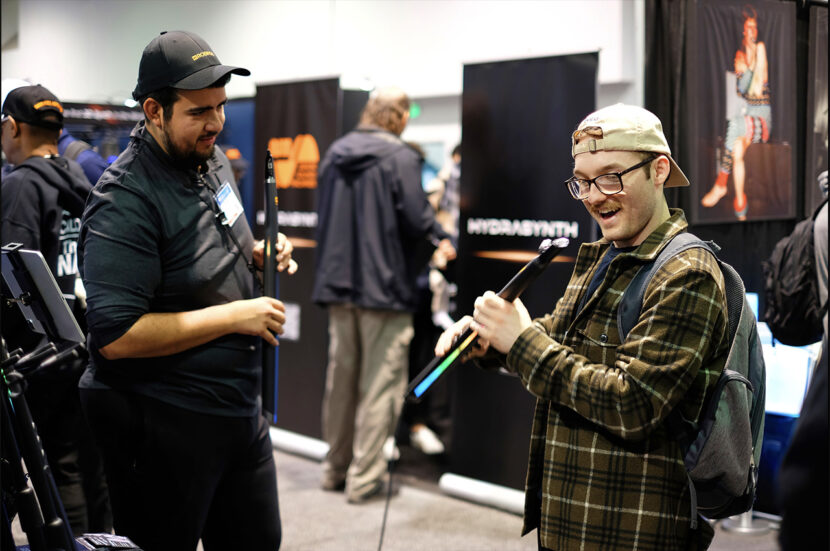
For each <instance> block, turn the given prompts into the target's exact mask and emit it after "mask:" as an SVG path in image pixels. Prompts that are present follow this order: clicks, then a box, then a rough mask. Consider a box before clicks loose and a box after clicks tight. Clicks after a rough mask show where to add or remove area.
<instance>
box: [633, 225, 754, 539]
mask: <svg viewBox="0 0 830 551" xmlns="http://www.w3.org/2000/svg"><path fill="white" fill-rule="evenodd" d="M692 247H702V248H705V249H707V250H709V251H711V252H712V254H714V255H715V258H716V259H717V261H718V265H719V266H720V268H721V272H722V273H723V279H724V284H725V287H726V303H727V309H728V315H729V338H730V347H729V355H728V356H727V359H726V364H725V365H724V368H723V372H722V373H721V375H720V377H719V379H718V381H717V383H716V385H715V387H714V389H713V391H712V394H711V396H709V397H707V400H706V402H705V403H704V406H703V411H702V412H701V416H700V422H699V423H693V422H690V421H688V420H686V419H683V418H682V417H681V416H680V415H679V412H675V414H674V415H672V416H670V417H669V419H668V421H667V423H668V424H669V427H670V430H671V431H672V432H673V433H674V434H677V435H678V441H679V443H680V445H681V449H682V450H683V454H684V457H683V460H684V463H685V465H686V472H687V475H688V480H689V491H690V493H691V500H692V515H691V517H692V521H691V527H692V528H693V529H694V528H697V513H700V514H701V515H703V516H704V517H707V518H710V519H718V518H725V517H729V516H732V515H737V514H740V513H743V512H746V511H748V510H750V509H751V508H752V504H753V501H754V500H755V489H756V482H757V473H758V463H759V461H760V459H761V443H762V440H763V436H764V413H765V383H766V367H765V365H764V356H763V353H762V350H761V341H760V339H759V338H758V329H757V325H756V321H755V315H754V314H753V312H752V309H751V307H750V306H749V304H748V303H747V302H746V295H745V289H744V284H743V281H742V280H741V276H739V275H738V272H736V271H735V269H734V268H732V266H730V265H729V264H727V263H725V262H722V261H721V260H720V259H718V258H717V254H716V253H717V251H719V250H720V247H718V246H717V245H716V244H715V243H714V242H711V241H709V242H704V241H701V240H700V239H699V238H698V237H696V236H695V235H693V234H691V233H681V234H679V235H677V236H675V237H674V239H672V240H671V241H670V242H669V244H668V245H666V247H665V248H664V249H663V250H662V251H661V252H660V254H659V255H658V256H657V258H655V259H654V261H652V262H650V263H648V264H646V265H645V266H643V267H642V268H641V269H640V271H639V272H638V273H637V275H636V276H634V279H632V280H631V283H630V284H629V286H628V288H627V289H626V290H625V293H624V294H623V298H622V301H621V303H620V307H619V310H618V312H617V327H618V329H619V332H620V338H621V339H625V336H626V335H628V333H629V331H631V328H632V327H634V325H635V323H636V322H637V318H639V316H640V310H641V309H642V306H643V296H644V295H645V290H646V287H647V286H648V283H649V281H651V278H652V277H653V276H654V274H655V273H657V271H658V270H659V269H660V268H661V267H662V266H663V264H665V263H666V262H667V261H668V260H669V259H670V258H672V257H673V256H674V255H676V254H678V253H680V252H681V251H685V250H686V249H690V248H692Z"/></svg>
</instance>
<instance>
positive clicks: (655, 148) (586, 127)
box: [571, 103, 689, 187]
mask: <svg viewBox="0 0 830 551" xmlns="http://www.w3.org/2000/svg"><path fill="white" fill-rule="evenodd" d="M577 141H579V143H577ZM571 145H572V147H571V155H572V156H574V157H576V156H577V155H579V154H580V153H585V152H586V151H592V152H593V151H650V152H652V153H660V154H662V155H665V156H666V157H668V159H669V162H670V163H671V172H669V178H668V179H667V180H666V183H665V184H664V185H663V187H680V186H688V185H689V179H688V178H686V175H685V174H683V171H682V170H680V167H679V166H677V163H676V162H674V159H672V157H671V149H669V144H668V142H667V141H666V136H665V135H663V125H662V124H661V123H660V119H658V118H657V117H656V116H655V115H654V113H652V112H651V111H648V110H646V109H643V108H642V107H635V106H633V105H624V104H622V103H617V104H615V105H612V106H610V107H604V108H602V109H600V110H599V111H595V112H593V113H591V114H590V115H588V116H587V117H585V119H584V120H583V121H582V122H581V123H579V126H578V127H577V129H576V131H575V132H574V133H573V136H571Z"/></svg>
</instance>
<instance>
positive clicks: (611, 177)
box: [565, 155, 659, 201]
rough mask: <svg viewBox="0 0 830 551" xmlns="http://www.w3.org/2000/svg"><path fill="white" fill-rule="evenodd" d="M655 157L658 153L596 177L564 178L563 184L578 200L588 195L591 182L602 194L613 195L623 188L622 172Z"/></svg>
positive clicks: (645, 163)
mask: <svg viewBox="0 0 830 551" xmlns="http://www.w3.org/2000/svg"><path fill="white" fill-rule="evenodd" d="M657 157H659V155H654V156H652V157H649V158H648V159H646V160H644V161H640V162H639V163H637V164H636V165H634V166H632V167H628V168H626V169H625V170H623V171H622V172H611V173H609V174H600V175H599V176H597V177H596V178H591V179H590V180H586V179H585V178H577V177H576V176H573V177H571V178H568V179H567V180H565V185H566V186H567V188H568V191H569V192H571V196H572V197H573V198H574V199H577V200H579V201H582V200H583V199H587V198H588V195H589V194H590V193H591V184H594V185H595V186H596V187H597V189H598V190H599V191H600V193H602V194H603V195H615V194H617V193H619V192H621V191H622V190H623V181H622V177H623V175H624V174H628V173H629V172H631V171H632V170H637V169H638V168H640V167H641V166H645V165H647V164H648V163H650V162H651V161H653V160H654V159H656V158H657Z"/></svg>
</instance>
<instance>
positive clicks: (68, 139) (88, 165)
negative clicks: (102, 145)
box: [58, 130, 107, 186]
mask: <svg viewBox="0 0 830 551" xmlns="http://www.w3.org/2000/svg"><path fill="white" fill-rule="evenodd" d="M58 153H60V154H61V155H62V156H64V157H69V158H71V159H74V160H75V161H77V162H78V164H79V165H81V168H82V169H83V170H84V174H85V175H86V179H87V180H89V183H90V184H91V185H93V186H94V185H95V183H96V182H98V178H100V177H101V174H103V173H104V171H105V170H106V169H107V161H106V160H105V159H104V158H103V157H101V155H99V154H98V152H97V151H96V150H95V149H93V148H92V146H91V145H89V144H88V143H86V142H85V141H83V140H79V139H78V138H76V137H75V136H73V135H72V134H70V133H69V132H67V131H66V130H63V131H62V132H61V135H60V137H59V138H58Z"/></svg>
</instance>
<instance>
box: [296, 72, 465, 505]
mask: <svg viewBox="0 0 830 551" xmlns="http://www.w3.org/2000/svg"><path fill="white" fill-rule="evenodd" d="M408 119H409V99H408V98H407V96H406V94H405V93H404V92H403V91H402V90H400V89H398V88H382V89H378V90H375V91H374V92H373V93H372V94H371V95H370V97H369V101H368V103H367V104H366V107H365V108H364V110H363V113H362V114H361V118H360V123H359V125H358V127H357V128H356V129H355V130H354V131H352V132H350V133H348V134H347V135H345V136H343V137H342V138H340V139H338V140H337V141H335V142H334V143H333V144H332V145H331V147H330V148H329V149H328V151H327V152H326V154H325V156H324V158H323V160H322V162H321V163H320V167H319V169H318V207H317V210H318V220H319V224H318V227H317V262H316V266H317V268H316V273H315V280H314V289H313V293H312V299H313V300H314V301H315V302H316V303H318V304H321V305H324V306H326V307H327V308H328V312H329V362H328V368H327V378H326V390H325V395H324V398H323V416H322V423H323V438H324V439H325V440H326V442H327V443H328V444H329V451H328V453H327V455H326V458H325V460H324V461H323V481H322V487H323V488H324V489H327V490H342V489H345V492H346V494H347V499H348V501H349V502H351V503H361V502H364V501H366V500H367V499H369V498H371V497H373V496H375V495H378V494H379V493H380V492H381V490H382V488H383V485H384V480H383V477H384V473H385V472H386V463H385V461H384V458H383V453H382V448H383V444H384V442H385V441H386V439H387V438H388V437H390V436H391V435H392V434H393V433H394V430H395V425H396V421H397V419H398V415H399V414H400V411H401V407H402V405H403V395H404V390H405V389H406V378H407V367H408V353H409V344H410V341H411V339H412V335H413V327H412V312H413V311H414V309H415V306H416V299H417V289H416V283H415V279H416V276H417V274H418V272H419V271H420V269H421V267H422V266H420V265H418V264H419V262H417V261H416V256H417V254H416V252H417V250H418V248H419V247H422V246H425V245H427V246H429V247H431V248H434V247H435V246H437V247H438V248H439V249H440V250H441V251H443V252H444V254H446V255H447V256H451V257H452V256H454V255H455V249H454V248H453V247H452V245H451V244H450V242H449V240H448V239H447V237H448V235H447V234H446V232H444V231H443V230H442V229H441V228H440V226H439V225H438V224H437V223H436V221H435V214H434V211H433V209H432V207H431V206H430V205H429V203H428V202H427V198H426V195H425V193H424V190H423V188H422V186H421V159H420V156H419V155H418V154H417V153H416V152H415V151H414V150H413V149H412V148H410V147H409V146H408V145H406V144H405V143H404V142H403V141H402V140H401V138H400V134H401V133H402V132H403V130H404V128H405V127H406V123H407V121H408ZM427 258H428V254H427V255H426V256H425V257H424V264H425V263H426V259H427Z"/></svg>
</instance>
